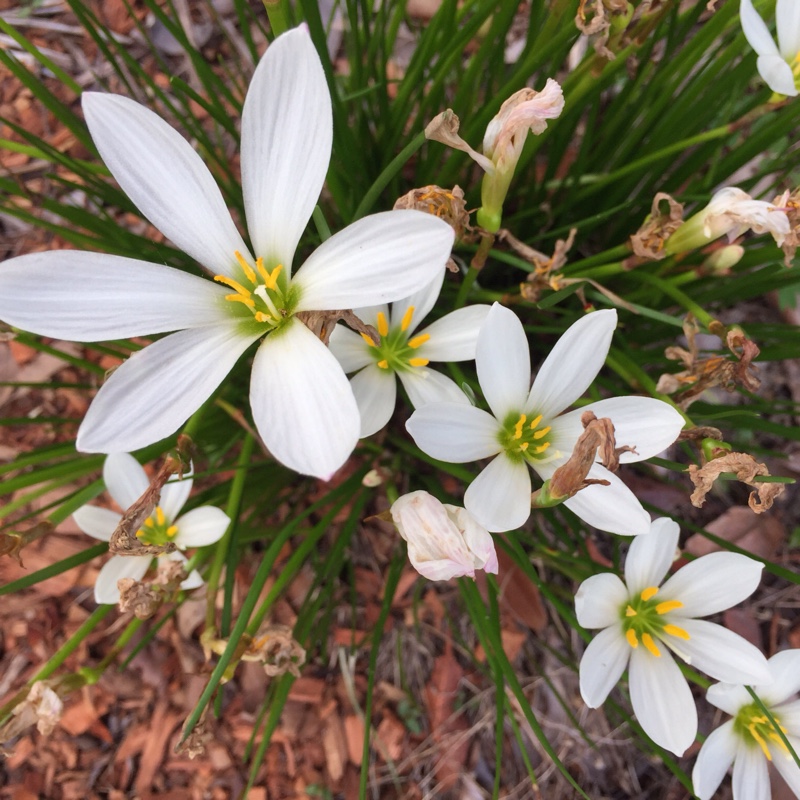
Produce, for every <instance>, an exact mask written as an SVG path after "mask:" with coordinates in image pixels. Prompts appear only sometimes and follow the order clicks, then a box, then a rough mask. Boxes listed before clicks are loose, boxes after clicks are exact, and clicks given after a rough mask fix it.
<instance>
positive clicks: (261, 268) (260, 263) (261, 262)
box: [256, 256, 269, 283]
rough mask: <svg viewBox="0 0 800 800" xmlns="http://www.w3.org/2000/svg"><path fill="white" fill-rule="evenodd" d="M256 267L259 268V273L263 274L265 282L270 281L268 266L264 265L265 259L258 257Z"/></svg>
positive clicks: (262, 278) (262, 277)
mask: <svg viewBox="0 0 800 800" xmlns="http://www.w3.org/2000/svg"><path fill="white" fill-rule="evenodd" d="M256 269H257V270H258V274H259V275H260V276H261V280H262V281H264V283H267V282H268V281H269V272H267V270H266V268H265V267H264V259H263V258H261V257H260V256H259V257H258V258H257V259H256Z"/></svg>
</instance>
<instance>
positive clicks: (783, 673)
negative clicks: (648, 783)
mask: <svg viewBox="0 0 800 800" xmlns="http://www.w3.org/2000/svg"><path fill="white" fill-rule="evenodd" d="M767 666H768V668H769V673H770V676H771V678H772V682H771V683H769V684H768V685H766V686H760V685H756V686H753V691H754V692H755V693H756V695H758V697H759V699H760V700H761V702H762V703H763V704H764V705H765V706H766V708H767V709H769V712H770V714H771V715H772V718H773V719H774V720H775V722H776V723H777V724H778V726H779V728H780V730H781V732H782V733H783V734H784V736H785V737H786V739H787V740H788V741H789V744H790V745H791V746H792V749H793V750H794V752H795V753H800V700H798V699H797V698H796V695H797V692H798V691H800V650H784V651H783V652H781V653H776V654H775V655H774V656H772V658H771V659H770V660H769V661H768V662H767ZM706 699H707V700H708V702H709V703H711V704H712V705H715V706H716V707H717V708H720V709H722V710H723V711H724V712H726V713H727V714H730V715H731V716H732V717H733V719H730V720H728V721H727V722H726V723H724V724H723V725H721V726H720V727H719V728H717V730H715V731H714V732H713V733H712V734H711V735H710V736H709V737H708V738H707V739H706V740H705V742H704V743H703V746H702V748H701V749H700V753H699V754H698V756H697V762H696V763H695V765H694V770H693V771H692V783H693V784H694V792H695V794H696V795H697V796H698V797H699V798H700V800H709V798H710V797H711V796H712V795H713V794H714V792H715V791H716V790H717V787H718V786H719V785H720V783H721V781H722V779H723V777H725V773H726V772H727V771H728V769H729V768H730V766H731V764H733V800H770V798H771V797H772V794H771V792H770V788H769V773H768V771H767V762H769V761H771V762H772V764H773V765H774V766H775V768H776V769H777V770H778V772H779V773H780V774H781V776H782V777H783V779H784V780H785V781H786V783H787V784H788V786H789V789H790V790H791V791H792V792H793V793H794V795H795V797H800V768H798V766H797V763H796V762H795V760H794V759H793V758H792V755H791V753H790V752H789V751H788V749H787V747H786V743H785V742H784V741H783V739H782V738H781V736H780V734H779V733H778V731H777V730H776V729H775V728H774V727H773V725H772V723H771V722H770V721H769V718H768V717H767V716H766V715H765V714H764V712H763V711H762V710H761V708H760V707H759V705H758V703H756V702H755V700H753V698H752V697H751V696H750V693H749V692H748V691H747V689H745V687H744V686H736V685H732V684H724V683H717V684H714V685H713V686H711V687H709V689H708V692H707V694H706Z"/></svg>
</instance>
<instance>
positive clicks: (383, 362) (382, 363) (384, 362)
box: [378, 358, 389, 369]
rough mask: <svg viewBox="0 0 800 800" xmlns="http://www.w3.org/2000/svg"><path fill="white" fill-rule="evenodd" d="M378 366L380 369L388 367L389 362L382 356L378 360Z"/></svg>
mask: <svg viewBox="0 0 800 800" xmlns="http://www.w3.org/2000/svg"><path fill="white" fill-rule="evenodd" d="M378 366H379V367H380V368H381V369H389V362H388V361H387V360H386V359H385V358H382V359H381V360H380V361H379V362H378Z"/></svg>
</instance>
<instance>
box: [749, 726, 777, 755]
mask: <svg viewBox="0 0 800 800" xmlns="http://www.w3.org/2000/svg"><path fill="white" fill-rule="evenodd" d="M747 730H749V731H750V735H751V736H752V737H753V738H754V739H755V740H756V742H758V746H759V747H760V748H761V751H762V752H763V753H764V755H765V756H766V757H767V761H772V753H770V752H769V747H767V743H766V742H765V741H764V737H763V736H762V735H761V734H760V733H759V732H758V731H757V730H756V723H755V721H754V722H751V723H750V724H749V725H748V726H747Z"/></svg>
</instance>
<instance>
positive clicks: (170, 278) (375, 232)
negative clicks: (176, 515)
mask: <svg viewBox="0 0 800 800" xmlns="http://www.w3.org/2000/svg"><path fill="white" fill-rule="evenodd" d="M83 109H84V113H85V115H86V120H87V123H88V125H89V130H90V132H91V134H92V138H93V140H94V142H95V144H96V145H97V149H98V150H99V151H100V154H101V155H102V157H103V160H104V161H105V162H106V165H107V166H108V168H109V169H110V170H111V172H112V173H113V175H114V177H115V178H116V179H117V181H118V182H119V184H120V186H121V187H122V188H123V189H124V190H125V192H126V193H127V194H128V196H129V197H130V198H131V200H133V202H134V203H135V204H136V205H137V206H138V208H139V209H140V210H141V212H142V213H143V214H144V215H145V216H146V217H147V218H148V219H149V220H150V221H151V222H152V223H153V224H154V225H155V226H156V227H157V228H159V229H160V230H161V231H162V233H164V235H165V236H167V237H168V238H169V239H171V240H172V241H173V242H174V243H175V244H176V245H177V246H178V247H180V248H181V249H182V250H184V251H185V252H186V253H188V254H189V255H190V256H192V258H194V259H196V260H197V261H198V262H199V263H200V264H201V265H202V266H203V267H204V268H205V269H206V270H208V272H209V273H210V274H211V275H213V276H214V277H215V281H216V283H213V282H211V281H209V280H204V279H202V278H198V277H195V276H192V275H189V274H187V273H185V272H182V271H179V270H176V269H171V268H169V267H165V266H162V265H159V264H152V263H148V262H143V261H138V260H135V259H129V258H121V257H119V256H110V255H102V254H99V253H82V252H76V251H66V252H50V253H35V254H31V255H26V256H21V257H20V258H16V259H12V260H10V261H8V262H6V263H5V264H3V265H2V266H0V319H3V320H5V321H6V322H8V323H10V324H11V325H14V326H16V327H19V328H23V329H25V330H29V331H34V332H35V333H38V334H41V335H43V336H53V337H58V338H62V339H72V340H75V341H84V342H86V341H102V340H106V339H121V338H127V337H131V336H144V335H149V334H157V333H165V332H168V331H177V333H172V334H171V335H169V336H166V337H165V338H163V339H160V340H159V341H157V342H155V343H154V344H151V345H150V346H149V347H146V348H145V349H143V350H141V351H139V352H137V353H135V354H134V355H133V356H131V357H130V358H129V359H128V361H127V362H125V363H124V364H123V365H122V366H121V367H119V369H117V370H116V371H115V372H114V373H113V374H112V375H111V377H110V378H109V379H108V381H107V382H106V383H105V385H104V386H103V387H102V388H101V389H100V391H99V392H98V394H97V396H96V398H95V399H94V402H93V403H92V405H91V407H90V409H89V411H88V413H87V415H86V418H85V419H84V421H83V424H82V425H81V427H80V430H79V431H78V440H77V447H78V449H79V450H82V451H84V452H106V453H109V452H122V451H131V450H136V449H138V448H140V447H143V446H145V445H147V444H150V443H152V442H155V441H158V440H159V439H162V438H164V437H166V436H169V435H170V434H172V433H174V432H175V431H176V430H177V429H178V428H179V427H180V426H181V425H183V423H184V422H185V421H186V420H187V419H188V417H189V416H190V415H191V414H192V413H193V412H194V411H196V410H197V409H198V408H199V407H200V405H201V404H202V403H203V402H204V401H205V400H206V399H207V398H208V397H209V396H210V395H211V393H212V392H213V391H214V390H215V389H216V388H217V386H218V385H219V384H220V382H221V381H222V380H223V379H224V378H225V376H226V375H227V374H228V372H229V371H230V370H231V368H232V367H233V365H234V364H235V363H236V361H237V360H238V359H239V357H240V356H241V355H242V353H243V352H244V351H245V350H246V349H247V348H248V347H249V346H250V345H251V344H252V343H253V342H255V341H256V340H257V339H261V338H262V337H263V342H262V343H261V345H260V346H259V348H258V351H257V353H256V356H255V359H254V362H253V372H252V378H251V384H250V404H251V407H252V410H253V417H254V419H255V423H256V426H257V428H258V430H259V433H260V434H261V436H262V438H263V439H264V441H265V443H266V445H267V447H268V448H269V449H270V451H271V452H272V454H273V455H274V456H275V458H277V459H278V460H279V461H281V462H283V463H284V464H286V465H287V466H289V467H291V468H292V469H294V470H296V471H298V472H301V473H304V474H308V475H315V476H318V477H322V478H328V477H329V476H330V475H331V474H332V473H333V472H334V471H335V470H336V469H338V467H340V466H341V465H342V464H343V463H344V461H345V460H346V459H347V458H348V456H349V455H350V453H351V452H352V450H353V448H354V447H355V444H356V442H357V440H358V430H359V415H358V408H357V406H356V402H355V398H354V397H353V393H352V391H351V389H350V385H349V383H348V381H347V378H346V376H345V374H344V372H343V371H342V369H341V367H340V366H339V363H338V362H337V361H336V359H335V358H334V356H333V355H332V354H331V352H330V351H329V350H328V348H327V347H325V346H324V345H323V343H322V342H321V341H320V340H319V339H318V338H317V337H316V336H315V335H314V334H313V333H312V332H311V331H310V330H309V329H308V328H307V327H306V326H305V325H304V324H303V323H302V322H301V321H300V320H299V319H298V318H297V314H298V313H299V312H304V311H327V310H333V309H342V308H352V307H353V306H365V305H371V304H375V303H383V302H388V301H391V300H396V299H398V298H401V297H405V296H407V295H409V294H410V293H411V292H414V291H417V290H418V289H420V288H421V287H422V286H424V285H425V284H427V283H429V282H430V281H431V280H432V278H433V277H434V276H435V275H436V273H437V272H438V271H439V270H441V269H442V268H443V266H444V263H445V261H446V260H447V258H448V256H449V253H450V247H451V245H452V241H453V231H452V229H451V228H450V226H449V225H447V224H446V223H445V222H443V221H441V220H439V219H436V218H435V217H432V216H430V215H428V214H424V213H422V212H418V211H411V210H406V211H392V212H388V213H383V214H376V215H374V216H372V217H367V218H365V219H362V220H359V221H358V222H356V223H354V224H353V225H350V226H349V227H347V228H346V229H344V230H343V231H341V232H340V233H338V234H336V235H335V236H332V237H331V238H330V239H328V240H327V241H326V242H325V243H323V244H322V245H321V246H320V247H319V248H318V249H317V250H316V251H315V252H314V253H313V254H312V255H311V256H310V257H309V258H308V260H307V261H306V262H305V263H304V264H303V265H302V266H301V267H300V269H298V270H297V271H296V273H295V274H292V261H293V258H294V255H295V250H296V247H297V244H298V241H299V240H300V237H301V235H302V233H303V230H304V229H305V227H306V224H307V222H308V219H309V217H310V216H311V212H312V210H313V208H314V205H315V203H316V202H317V198H318V197H319V193H320V190H321V188H322V184H323V182H324V180H325V173H326V171H327V167H328V162H329V160H330V154H331V141H332V112H331V101H330V95H329V93H328V88H327V84H326V82H325V75H324V72H323V69H322V65H321V63H320V60H319V57H318V56H317V53H316V51H315V49H314V46H313V45H312V43H311V39H310V36H309V34H308V32H307V30H306V29H305V28H298V29H295V30H292V31H289V32H288V33H286V34H283V35H282V36H280V37H278V38H277V39H276V40H275V42H274V43H273V44H272V45H271V46H270V47H269V48H268V50H267V53H266V55H265V56H264V58H263V59H262V60H261V63H260V64H259V65H258V68H257V69H256V72H255V75H254V77H253V81H252V83H251V85H250V88H249V90H248V93H247V98H246V100H245V104H244V110H243V114H242V153H241V165H242V189H243V193H244V205H245V211H246V215H247V225H248V229H249V232H250V239H251V242H252V245H253V253H254V254H255V255H253V254H251V252H250V250H249V248H248V247H247V245H246V244H245V242H244V241H243V239H242V237H241V236H240V234H239V232H238V230H237V229H236V226H235V225H234V223H233V220H232V219H231V217H230V215H229V213H228V211H227V209H226V208H225V204H224V201H223V198H222V194H221V193H220V190H219V188H218V187H217V184H216V182H215V181H214V179H213V178H212V176H211V173H210V172H209V171H208V169H207V168H206V167H205V165H204V164H203V162H202V161H201V159H200V157H199V156H198V155H197V153H196V152H195V151H194V150H193V149H192V148H191V147H190V146H189V144H188V143H187V142H186V140H185V139H184V138H183V137H182V136H180V134H178V133H177V132H176V131H175V130H173V129H172V128H171V127H170V126H169V125H168V124H167V123H166V122H164V120H162V119H161V118H160V117H158V116H157V115H156V114H154V113H152V112H151V111H149V110H148V109H146V108H144V107H143V106H141V105H139V104H138V103H135V102H134V101H132V100H129V99H127V98H125V97H121V96H118V95H111V94H97V93H85V94H84V95H83Z"/></svg>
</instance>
